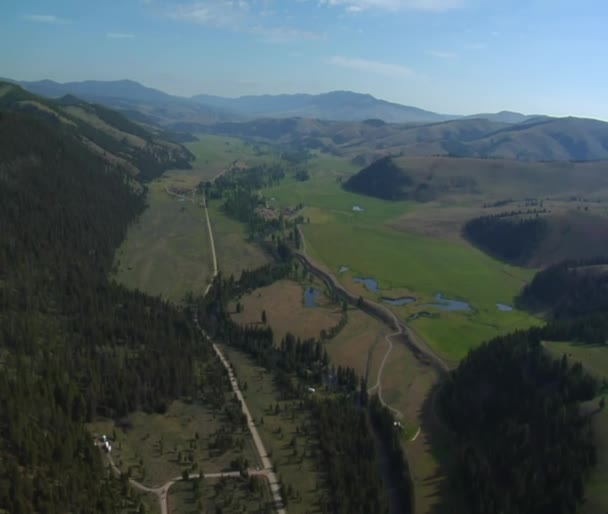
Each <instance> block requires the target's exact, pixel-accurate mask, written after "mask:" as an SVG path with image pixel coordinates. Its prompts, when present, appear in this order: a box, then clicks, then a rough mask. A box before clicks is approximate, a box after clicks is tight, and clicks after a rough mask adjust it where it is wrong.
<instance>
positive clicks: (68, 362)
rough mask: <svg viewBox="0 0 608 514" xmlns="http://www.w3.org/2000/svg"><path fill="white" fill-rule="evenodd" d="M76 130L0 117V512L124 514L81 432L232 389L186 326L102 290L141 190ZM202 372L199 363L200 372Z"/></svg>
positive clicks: (157, 307) (165, 312) (170, 313)
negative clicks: (99, 420)
mask: <svg viewBox="0 0 608 514" xmlns="http://www.w3.org/2000/svg"><path fill="white" fill-rule="evenodd" d="M132 185H133V182H132V180H131V179H127V178H126V177H125V176H124V175H123V174H121V173H119V172H117V171H116V170H114V169H111V168H109V167H108V165H107V162H106V161H103V160H102V159H101V158H99V157H97V156H95V155H94V154H92V153H91V152H90V151H89V150H88V149H87V148H85V147H84V146H83V145H82V144H81V143H80V142H79V140H78V139H77V138H76V137H74V136H73V135H72V134H71V133H70V131H64V130H62V128H61V127H59V126H57V125H55V124H50V123H49V122H48V121H46V120H41V119H36V118H32V117H29V116H28V115H24V114H15V113H7V112H0V224H1V226H0V233H1V234H2V237H1V238H0V356H1V358H0V366H1V369H2V373H1V375H0V402H1V404H2V409H1V410H0V507H2V508H4V509H6V510H7V511H8V512H11V513H14V514H18V513H30V512H32V513H33V512H48V513H65V512H73V513H80V512H91V513H93V512H117V510H118V507H117V505H118V502H119V499H120V495H119V494H118V491H119V489H117V485H118V484H117V483H115V480H113V479H111V478H110V477H109V476H108V475H107V473H106V472H105V471H104V469H103V466H102V463H101V459H100V455H99V451H98V450H97V449H96V448H94V446H93V444H92V443H93V440H92V438H91V436H90V435H89V434H88V433H87V432H86V431H85V428H84V423H85V422H87V421H89V420H91V419H93V418H94V417H95V416H96V415H103V416H109V417H118V416H122V415H124V414H126V413H128V412H130V411H132V410H134V409H143V410H147V411H157V412H162V411H163V410H164V408H165V407H166V405H167V403H168V402H169V401H171V400H173V399H175V398H178V397H181V396H186V395H187V396H191V397H192V396H195V395H199V396H204V397H208V398H217V397H221V396H222V395H221V394H218V393H221V391H223V390H224V389H225V388H226V387H227V385H226V382H225V380H224V378H223V377H224V373H223V370H222V368H221V364H219V363H218V362H217V361H216V360H215V359H214V358H211V355H212V353H211V349H210V346H209V345H208V344H203V343H201V341H200V338H199V337H197V336H196V334H195V332H194V329H193V327H192V325H191V323H190V320H189V318H188V316H187V315H186V314H185V313H183V312H180V311H179V310H177V309H176V308H175V307H173V306H171V305H169V304H167V303H166V302H164V301H163V300H161V299H159V298H152V297H149V296H146V295H144V294H142V293H139V292H133V291H128V290H126V289H125V288H123V287H121V286H119V285H117V284H115V283H111V282H109V281H108V280H107V278H106V277H107V274H108V272H109V270H110V268H111V265H112V259H113V254H114V250H115V248H116V247H117V245H118V244H119V243H120V241H121V240H122V239H123V237H124V235H125V231H126V229H127V226H128V224H129V223H130V222H131V221H132V220H133V219H134V218H135V217H136V216H137V215H138V214H139V213H140V212H141V211H142V209H143V208H144V200H145V196H144V194H145V190H144V189H142V188H134V187H132ZM194 363H198V366H197V367H196V368H195V367H194Z"/></svg>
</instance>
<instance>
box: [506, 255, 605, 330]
mask: <svg viewBox="0 0 608 514" xmlns="http://www.w3.org/2000/svg"><path fill="white" fill-rule="evenodd" d="M606 263H608V260H607V259H606V258H599V257H598V258H594V259H590V260H578V261H574V260H570V261H565V262H561V263H558V264H555V265H552V266H549V267H548V268H546V269H544V270H542V271H540V272H539V273H537V274H536V275H535V276H534V278H533V279H532V282H530V284H528V285H527V286H526V287H525V288H524V289H523V291H522V293H521V295H520V297H519V299H518V301H519V304H520V305H521V306H522V307H524V308H528V309H530V310H534V311H549V312H550V313H551V316H552V317H553V318H560V319H563V318H576V317H579V316H584V315H588V314H594V313H596V314H599V313H608V273H605V270H603V269H602V268H601V265H604V264H606ZM596 319H597V318H596Z"/></svg>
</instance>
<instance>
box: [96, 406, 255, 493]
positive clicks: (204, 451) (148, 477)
mask: <svg viewBox="0 0 608 514" xmlns="http://www.w3.org/2000/svg"><path fill="white" fill-rule="evenodd" d="M224 426H225V425H224V423H223V422H222V419H221V414H217V413H213V412H211V411H209V410H208V409H205V408H203V407H201V406H199V405H190V404H186V403H183V402H180V401H175V402H173V403H172V404H171V406H170V407H169V409H168V411H167V412H166V413H165V414H146V413H143V412H135V413H133V414H130V415H129V416H128V418H127V419H126V420H124V423H121V424H120V426H117V425H116V424H115V423H114V422H113V421H103V420H101V421H97V422H94V423H90V424H89V430H90V431H91V432H93V433H96V434H98V435H101V434H106V435H107V436H108V437H109V438H111V439H112V456H113V458H114V462H115V463H116V465H117V466H118V467H119V469H120V470H121V471H123V472H127V471H130V472H131V476H132V478H134V479H135V480H137V481H139V482H141V483H143V484H145V485H147V486H151V487H157V486H160V485H162V484H164V483H165V482H167V481H169V480H171V479H173V478H176V477H178V476H180V475H181V474H182V472H183V471H184V470H185V469H187V470H191V471H192V472H193V473H201V472H202V473H216V472H220V471H226V470H229V469H230V462H231V461H232V460H234V459H236V458H238V457H243V458H246V459H248V460H249V462H250V463H255V462H257V460H256V459H257V454H256V452H255V448H254V446H253V442H252V440H251V436H250V434H249V431H248V430H246V429H245V430H244V431H241V432H237V433H234V431H233V429H232V428H230V431H231V433H232V434H233V436H234V437H236V438H239V439H242V440H243V442H244V446H243V450H242V451H241V450H240V449H239V448H238V447H235V448H233V449H231V450H228V451H226V452H224V453H220V452H219V451H218V450H211V449H209V443H210V442H212V441H213V440H214V438H215V434H216V433H217V431H218V430H220V429H222V427H224ZM197 434H198V437H197Z"/></svg>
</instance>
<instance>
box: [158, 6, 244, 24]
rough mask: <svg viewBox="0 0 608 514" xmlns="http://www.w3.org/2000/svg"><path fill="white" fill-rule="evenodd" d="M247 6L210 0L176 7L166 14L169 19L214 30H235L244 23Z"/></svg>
mask: <svg viewBox="0 0 608 514" xmlns="http://www.w3.org/2000/svg"><path fill="white" fill-rule="evenodd" d="M248 11H249V4H247V2H244V1H242V0H240V1H239V0H234V1H233V0H210V1H207V2H194V3H190V4H180V5H177V6H175V7H173V8H171V10H170V11H169V12H168V16H169V17H170V18H173V19H176V20H182V21H189V22H191V23H198V24H199V25H206V26H210V27H216V28H229V29H237V28H239V27H240V26H241V25H242V24H243V22H244V21H245V17H246V15H247V12H248Z"/></svg>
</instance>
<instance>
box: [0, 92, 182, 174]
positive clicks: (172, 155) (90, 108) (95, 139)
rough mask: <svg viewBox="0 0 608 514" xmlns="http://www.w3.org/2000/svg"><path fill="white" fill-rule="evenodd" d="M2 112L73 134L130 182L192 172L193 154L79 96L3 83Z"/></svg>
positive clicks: (0, 93)
mask: <svg viewBox="0 0 608 514" xmlns="http://www.w3.org/2000/svg"><path fill="white" fill-rule="evenodd" d="M0 109H1V110H3V111H10V112H18V113H25V114H30V115H33V116H35V117H38V118H42V119H44V120H46V121H49V122H51V123H52V124H53V125H55V126H57V127H61V129H62V130H65V131H66V132H68V133H70V134H72V135H73V137H74V138H76V139H78V140H79V141H80V142H81V143H83V144H84V145H85V146H87V148H89V150H90V151H91V152H92V153H94V154H96V155H98V156H99V157H101V158H102V159H103V160H104V161H106V162H107V164H108V165H109V166H111V167H115V168H119V169H121V170H122V171H123V172H124V173H125V174H126V175H128V176H130V177H139V178H141V179H149V178H152V177H155V176H158V175H160V174H161V173H162V172H163V171H164V170H166V169H170V168H187V167H189V166H190V162H191V160H192V159H193V156H192V154H191V153H190V152H189V151H188V150H186V149H185V148H184V147H183V146H181V145H180V144H178V143H176V142H173V141H169V140H167V139H166V138H165V137H163V135H164V134H163V133H162V132H159V131H154V132H153V131H150V130H148V129H146V128H145V127H143V126H141V125H139V124H137V123H134V122H133V121H130V120H129V119H127V118H126V117H124V116H123V115H121V114H119V113H117V112H115V111H112V110H110V109H107V108H106V107H102V106H100V105H94V104H89V103H87V102H84V101H83V100H80V99H79V98H76V97H75V96H71V95H68V96H64V97H62V98H59V99H57V100H49V99H46V98H42V97H39V96H37V95H34V94H32V93H29V92H27V91H25V90H24V89H22V88H21V87H19V86H17V85H14V84H10V83H2V82H0Z"/></svg>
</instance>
